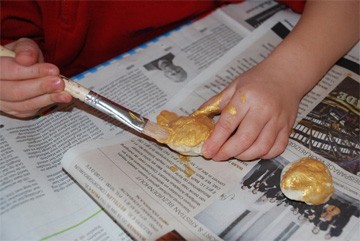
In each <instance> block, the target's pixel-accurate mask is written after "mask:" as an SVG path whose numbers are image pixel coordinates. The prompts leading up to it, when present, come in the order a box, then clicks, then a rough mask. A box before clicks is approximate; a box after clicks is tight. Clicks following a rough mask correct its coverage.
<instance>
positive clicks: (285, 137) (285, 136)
mask: <svg viewBox="0 0 360 241" xmlns="http://www.w3.org/2000/svg"><path fill="white" fill-rule="evenodd" d="M288 143H289V130H288V128H283V129H282V130H281V131H280V132H279V134H278V136H277V137H276V141H275V143H274V144H273V146H272V147H271V149H270V150H269V152H268V153H266V154H265V155H263V156H261V158H263V159H271V158H274V157H276V156H278V155H280V154H281V153H283V152H284V150H285V148H286V147H287V145H288Z"/></svg>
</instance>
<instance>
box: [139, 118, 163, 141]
mask: <svg viewBox="0 0 360 241" xmlns="http://www.w3.org/2000/svg"><path fill="white" fill-rule="evenodd" d="M142 133H143V134H145V135H147V136H150V137H152V138H154V139H155V140H157V141H159V142H162V141H164V140H166V139H167V138H168V136H169V133H168V132H167V131H166V130H165V129H164V128H162V127H160V126H159V125H158V124H156V123H154V122H152V121H150V120H148V121H147V123H146V125H145V127H144V130H143V132H142Z"/></svg>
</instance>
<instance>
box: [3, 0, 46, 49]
mask: <svg viewBox="0 0 360 241" xmlns="http://www.w3.org/2000/svg"><path fill="white" fill-rule="evenodd" d="M0 17H1V44H3V45H4V44H8V43H10V42H13V41H15V40H17V39H19V38H21V37H27V38H31V39H33V40H34V41H36V42H37V43H38V44H39V46H40V47H41V45H42V43H43V39H44V38H43V32H42V27H41V14H40V10H39V8H38V6H37V3H36V1H2V2H1V15H0Z"/></svg>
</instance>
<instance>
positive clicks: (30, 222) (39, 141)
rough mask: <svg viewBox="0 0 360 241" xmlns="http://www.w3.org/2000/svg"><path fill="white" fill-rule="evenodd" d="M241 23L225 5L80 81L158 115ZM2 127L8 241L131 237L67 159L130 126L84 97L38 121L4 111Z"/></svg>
mask: <svg viewBox="0 0 360 241" xmlns="http://www.w3.org/2000/svg"><path fill="white" fill-rule="evenodd" d="M256 4H259V3H256V2H254V3H251V4H250V5H249V4H246V5H242V4H239V6H244V7H246V8H254V7H255V6H256ZM240 9H241V7H240ZM242 11H246V10H242ZM264 11H266V9H264ZM246 17H249V18H250V17H251V16H249V15H247V16H246ZM235 22H236V21H234V20H233V19H232V18H229V17H226V14H225V13H224V12H223V11H222V10H221V9H219V10H217V11H215V12H213V13H212V14H210V15H208V16H206V17H204V18H202V19H199V20H198V21H195V22H193V23H189V24H187V25H185V26H183V27H181V28H179V29H176V30H174V31H172V32H170V33H168V34H166V35H164V36H161V37H159V38H157V39H154V40H153V41H151V42H149V43H146V44H144V45H142V46H139V48H136V49H134V50H133V51H130V52H129V53H126V54H124V55H121V56H118V57H117V58H114V59H112V60H109V61H108V62H106V63H104V64H102V65H99V66H97V67H95V68H93V69H91V70H89V71H87V72H85V73H83V74H80V75H77V76H75V77H73V79H74V80H76V81H79V82H80V83H81V84H82V85H84V86H86V87H88V88H91V89H93V90H95V91H96V92H98V93H101V94H102V95H104V96H106V97H107V98H109V99H112V100H113V101H115V102H118V103H121V104H122V105H123V106H125V107H127V108H129V109H132V110H134V111H137V112H138V113H140V114H142V115H145V116H147V115H149V116H150V113H155V112H156V111H157V110H158V109H159V108H162V106H164V104H165V103H167V102H168V101H169V99H171V97H172V96H173V95H175V93H176V92H177V91H178V90H180V89H182V88H183V87H184V86H185V85H186V84H187V83H189V81H191V80H192V79H194V78H195V77H196V76H197V75H198V74H199V73H200V72H202V71H203V70H204V69H206V68H207V67H208V66H209V65H210V64H211V63H213V62H214V61H216V60H217V59H218V58H220V57H221V56H222V55H224V54H225V53H226V52H228V51H229V50H230V49H231V48H232V47H234V46H235V45H236V44H238V43H239V42H240V41H241V40H242V39H243V38H244V37H245V36H247V35H248V34H249V32H250V30H249V29H248V28H246V27H243V26H242V25H240V24H235ZM159 60H165V61H166V62H167V63H170V64H171V63H172V64H173V65H174V66H177V67H176V68H177V69H178V72H179V74H178V76H175V77H174V76H170V75H165V73H164V71H162V70H160V69H158V68H157V62H158V61H159ZM163 62H164V61H163ZM180 69H181V70H180ZM0 127H1V132H0V139H1V145H0V150H1V161H0V165H1V188H0V220H1V225H0V239H1V240H24V239H42V240H45V239H52V238H55V239H74V240H75V239H78V240H92V239H98V240H108V239H113V240H128V239H129V237H128V235H127V234H126V233H124V232H123V231H122V230H121V229H120V228H119V226H118V225H117V224H115V223H114V222H113V220H112V219H110V218H109V216H108V215H107V214H106V213H105V212H104V210H103V209H102V208H101V207H99V206H98V205H97V204H96V203H95V202H94V201H93V200H92V199H91V198H89V196H88V195H86V194H85V193H84V192H83V190H81V189H80V188H79V187H78V186H77V185H74V181H73V180H72V179H71V178H70V177H69V176H67V175H66V174H65V173H64V171H63V170H62V167H61V164H60V160H61V158H62V156H63V154H64V153H65V151H66V150H68V149H69V148H71V147H73V146H76V145H78V144H80V143H83V142H86V141H88V140H106V139H108V138H111V137H115V136H117V137H119V138H122V137H124V139H128V138H126V136H127V133H130V132H131V131H130V130H128V129H126V128H125V127H124V126H123V125H122V124H119V123H118V122H115V121H113V120H111V119H110V118H109V117H107V116H104V115H103V114H102V113H99V112H97V111H94V110H93V109H92V108H90V107H88V106H85V105H84V104H82V103H79V102H77V101H75V102H74V103H73V104H72V105H70V106H62V105H60V106H53V107H51V108H50V109H44V110H43V111H42V112H41V113H40V114H39V116H38V118H36V119H33V120H26V121H25V120H16V119H12V118H8V117H7V116H5V115H4V116H3V115H2V116H1V123H0Z"/></svg>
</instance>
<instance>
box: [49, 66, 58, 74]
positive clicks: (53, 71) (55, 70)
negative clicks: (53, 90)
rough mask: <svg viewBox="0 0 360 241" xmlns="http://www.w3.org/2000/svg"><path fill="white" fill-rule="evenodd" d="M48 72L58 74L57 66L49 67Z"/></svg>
mask: <svg viewBox="0 0 360 241" xmlns="http://www.w3.org/2000/svg"><path fill="white" fill-rule="evenodd" d="M48 73H49V75H57V74H58V72H57V68H55V67H49V69H48Z"/></svg>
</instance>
